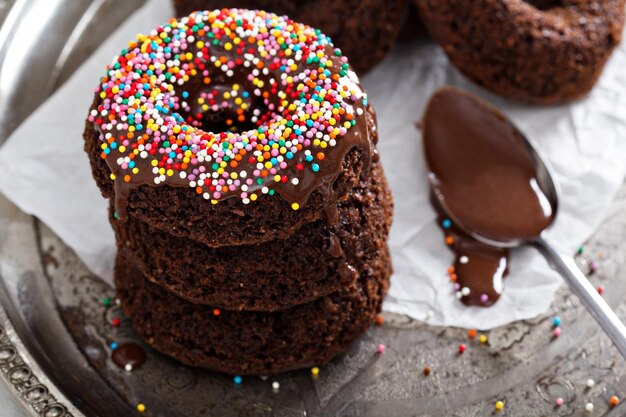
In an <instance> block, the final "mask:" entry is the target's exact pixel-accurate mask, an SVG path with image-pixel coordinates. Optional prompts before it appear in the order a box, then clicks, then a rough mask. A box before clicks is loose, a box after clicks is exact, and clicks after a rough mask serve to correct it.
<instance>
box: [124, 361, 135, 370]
mask: <svg viewBox="0 0 626 417" xmlns="http://www.w3.org/2000/svg"><path fill="white" fill-rule="evenodd" d="M124 370H125V371H126V372H132V371H133V365H131V364H130V363H127V364H126V365H124Z"/></svg>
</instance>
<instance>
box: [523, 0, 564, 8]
mask: <svg viewBox="0 0 626 417" xmlns="http://www.w3.org/2000/svg"><path fill="white" fill-rule="evenodd" d="M525 1H526V3H529V4H531V5H532V6H534V7H535V8H537V9H539V10H550V9H556V8H558V7H563V6H565V1H564V0H525Z"/></svg>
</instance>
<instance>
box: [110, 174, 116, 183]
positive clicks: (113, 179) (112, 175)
mask: <svg viewBox="0 0 626 417" xmlns="http://www.w3.org/2000/svg"><path fill="white" fill-rule="evenodd" d="M115 178H117V177H116V176H115V174H113V173H112V174H111V180H112V181H115Z"/></svg>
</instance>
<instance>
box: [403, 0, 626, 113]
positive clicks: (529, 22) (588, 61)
mask: <svg viewBox="0 0 626 417" xmlns="http://www.w3.org/2000/svg"><path fill="white" fill-rule="evenodd" d="M624 1H625V0H526V1H524V0H415V3H416V5H417V7H418V9H419V12H420V15H421V17H422V20H423V21H424V23H425V25H426V27H427V29H428V31H429V32H430V34H431V35H432V37H433V38H434V39H435V41H437V42H438V43H439V44H440V45H441V46H442V48H443V49H444V51H445V52H446V54H447V55H448V57H449V58H450V61H452V63H453V64H454V65H456V66H457V68H458V69H459V70H460V71H461V72H462V73H463V74H465V75H466V76H467V77H468V78H470V79H471V80H473V81H474V82H476V83H477V84H479V85H481V86H483V87H485V88H487V89H489V90H492V91H494V92H496V93H498V94H501V95H503V96H506V97H511V98H514V99H518V100H522V101H527V102H532V103H540V104H555V103H563V102H567V101H571V100H574V99H577V98H580V97H582V96H584V95H585V94H587V93H588V92H589V91H590V90H591V88H592V87H593V85H594V84H595V82H596V80H597V79H598V77H599V76H600V74H601V72H602V69H603V68H604V65H605V63H606V61H607V59H608V58H609V56H610V55H611V52H612V51H613V49H614V48H615V46H616V45H617V44H618V43H619V42H620V40H621V36H622V29H623V27H624Z"/></svg>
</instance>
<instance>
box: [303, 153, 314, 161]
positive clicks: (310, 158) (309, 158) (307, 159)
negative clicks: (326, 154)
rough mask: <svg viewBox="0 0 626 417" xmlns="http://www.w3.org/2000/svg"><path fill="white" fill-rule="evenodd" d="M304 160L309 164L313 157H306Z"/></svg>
mask: <svg viewBox="0 0 626 417" xmlns="http://www.w3.org/2000/svg"><path fill="white" fill-rule="evenodd" d="M304 159H305V160H306V161H307V162H311V161H312V160H313V155H307V156H306V157H305V158H304Z"/></svg>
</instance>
